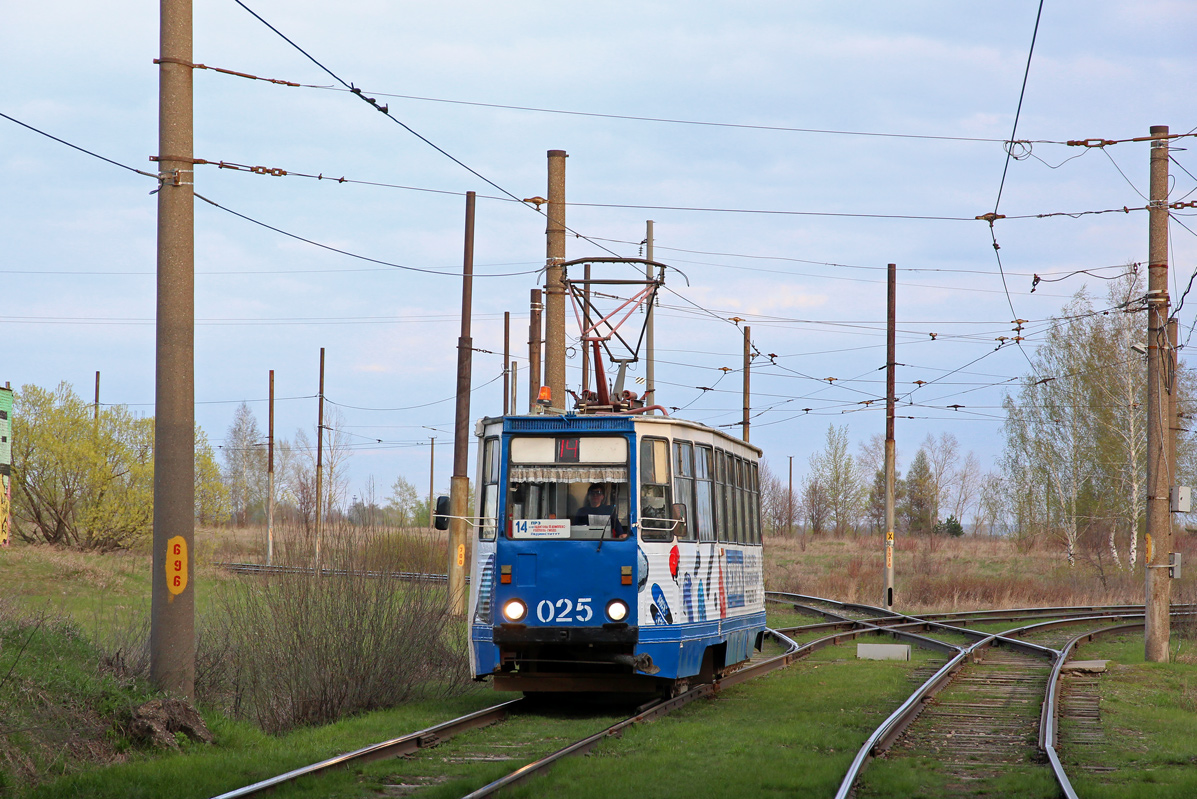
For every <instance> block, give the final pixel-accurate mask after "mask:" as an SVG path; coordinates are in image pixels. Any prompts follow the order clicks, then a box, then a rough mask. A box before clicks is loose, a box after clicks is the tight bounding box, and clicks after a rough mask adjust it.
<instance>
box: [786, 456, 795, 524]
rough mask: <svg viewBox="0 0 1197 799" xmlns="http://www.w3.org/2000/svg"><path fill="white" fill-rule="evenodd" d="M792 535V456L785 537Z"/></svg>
mask: <svg viewBox="0 0 1197 799" xmlns="http://www.w3.org/2000/svg"><path fill="white" fill-rule="evenodd" d="M792 535H794V456H793V455H791V456H790V489H789V491H788V492H786V537H787V538H789V537H790V536H792Z"/></svg>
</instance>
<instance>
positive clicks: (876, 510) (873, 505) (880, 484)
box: [865, 469, 906, 533]
mask: <svg viewBox="0 0 1197 799" xmlns="http://www.w3.org/2000/svg"><path fill="white" fill-rule="evenodd" d="M905 499H906V481H905V480H903V479H902V475H900V474H899V473H898V471H897V470H896V469H895V470H894V525H895V526H897V524H898V517H899V515H900V512H899V511H900V508H901V507H902V502H903V501H904V500H905ZM865 516H866V517H867V518H868V520H869V528H870V530H871V531H872V532H874V533H877V532H885V469H877V470H876V471H875V472H874V473H873V484H872V485H871V486H869V496H868V499H867V501H866V503H865Z"/></svg>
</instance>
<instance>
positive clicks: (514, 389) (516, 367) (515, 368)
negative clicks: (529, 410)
mask: <svg viewBox="0 0 1197 799" xmlns="http://www.w3.org/2000/svg"><path fill="white" fill-rule="evenodd" d="M519 376H520V364H519V361H512V362H511V403H510V405H509V406H508V407H510V408H511V412H512V413H518V411H517V410H516V408H518V407H519V404H518V403H517V402H516V397H517V396H518V394H519V388H518V387H519Z"/></svg>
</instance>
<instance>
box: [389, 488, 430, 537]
mask: <svg viewBox="0 0 1197 799" xmlns="http://www.w3.org/2000/svg"><path fill="white" fill-rule="evenodd" d="M426 504H427V500H422V499H421V498H420V492H419V491H418V490H416V487H415V486H414V485H412V484H411V483H409V482H408V481H407V480H406V479H405V478H404V477H402V476H399V477H396V478H395V482H394V483H393V484H392V485H391V496H390V498H389V500H388V502H387V505H386V511H387V517H388V521H390V523H391V524H393V525H395V526H396V527H413V526H415V524H416V514H417V513H418V512H419V511H420V510H421V509H422V507H423V506H424V505H426Z"/></svg>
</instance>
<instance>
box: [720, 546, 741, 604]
mask: <svg viewBox="0 0 1197 799" xmlns="http://www.w3.org/2000/svg"><path fill="white" fill-rule="evenodd" d="M724 557H726V559H727V575H726V580H727V609H728V610H731V609H732V608H742V607H744V553H743V552H742V551H740V550H738V549H728V550H727V552H726V553H725V555H724Z"/></svg>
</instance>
